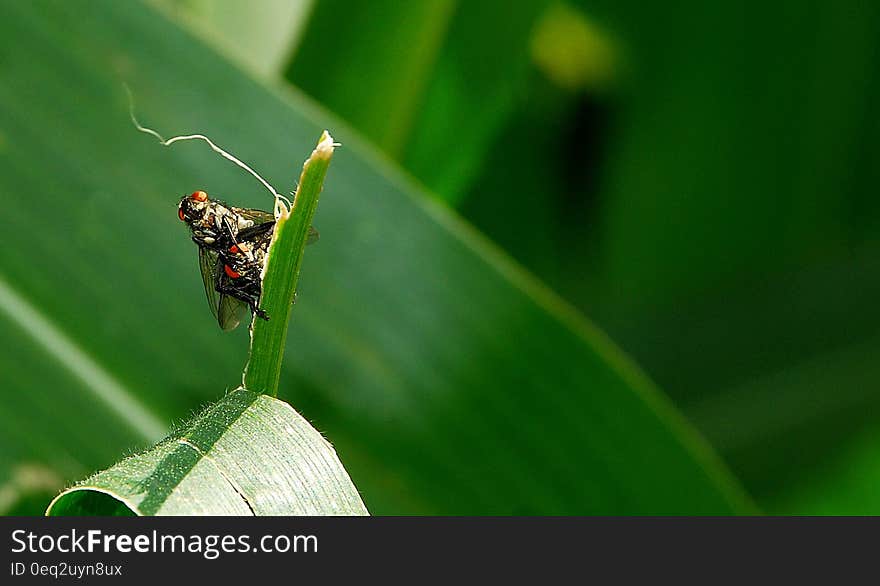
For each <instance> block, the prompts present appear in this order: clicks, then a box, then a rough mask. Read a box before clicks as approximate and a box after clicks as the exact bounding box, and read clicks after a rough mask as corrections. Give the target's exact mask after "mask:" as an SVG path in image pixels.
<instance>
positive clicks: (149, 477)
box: [46, 389, 367, 516]
mask: <svg viewBox="0 0 880 586" xmlns="http://www.w3.org/2000/svg"><path fill="white" fill-rule="evenodd" d="M102 495H103V496H102ZM107 497H110V498H107ZM129 512H130V513H135V514H138V515H366V514H367V510H366V508H365V507H364V504H363V502H361V499H360V497H359V496H358V493H357V490H356V489H355V487H354V485H353V484H352V483H351V479H350V478H349V477H348V474H346V472H345V469H344V468H343V467H342V464H341V463H340V462H339V459H338V458H337V457H336V453H335V452H334V451H333V448H332V447H331V446H330V444H329V443H327V441H326V440H325V439H324V438H323V437H322V436H321V434H320V433H318V432H317V431H316V430H315V429H314V428H313V427H312V426H311V425H309V423H308V422H307V421H306V420H305V419H303V418H302V416H301V415H299V414H298V413H297V412H296V411H294V410H293V409H292V408H291V407H290V405H288V404H287V403H284V402H283V401H279V400H277V399H273V398H271V397H268V396H266V395H260V394H257V393H253V392H250V391H246V390H244V389H237V390H235V391H233V392H232V393H230V394H229V395H227V396H226V397H224V398H223V399H222V400H220V401H219V402H217V403H215V404H214V405H211V406H210V407H209V408H208V409H207V410H205V412H204V413H202V414H200V415H199V416H197V417H196V418H195V419H194V420H193V421H192V422H190V423H188V424H187V425H185V426H184V427H183V428H182V429H180V430H179V431H178V432H176V433H174V434H172V435H171V436H170V437H169V438H168V439H166V440H164V441H162V442H161V443H159V444H158V445H156V446H155V447H153V448H151V449H150V450H149V451H147V452H144V453H141V454H136V455H133V456H130V457H128V458H126V459H125V460H123V461H121V462H119V463H118V464H116V465H115V466H113V467H112V468H110V469H109V470H105V471H103V472H99V473H98V474H96V475H94V476H92V477H91V478H89V479H87V480H84V481H83V482H80V483H78V484H77V485H76V486H74V487H73V488H70V489H68V490H66V491H64V492H63V493H62V494H60V495H59V496H58V497H57V498H56V499H55V500H54V501H52V503H51V504H50V505H49V508H48V510H47V512H46V514H48V515H53V516H58V515H84V514H88V515H113V514H126V513H129Z"/></svg>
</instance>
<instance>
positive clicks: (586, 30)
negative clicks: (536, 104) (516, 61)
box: [531, 2, 619, 90]
mask: <svg viewBox="0 0 880 586" xmlns="http://www.w3.org/2000/svg"><path fill="white" fill-rule="evenodd" d="M531 50H532V60H533V61H534V63H535V65H536V66H537V67H538V69H539V70H540V71H541V72H543V73H544V75H546V76H547V77H548V78H549V79H550V80H551V81H553V82H554V83H556V84H557V85H559V86H562V87H564V88H567V89H570V90H580V89H585V88H591V89H603V88H607V87H608V86H609V85H611V84H612V83H613V82H614V78H615V76H616V74H617V71H618V66H619V55H618V49H617V45H616V43H615V42H614V40H613V39H611V38H610V36H608V35H607V34H606V33H605V31H602V30H601V29H600V28H599V27H597V26H596V25H595V24H593V23H592V22H590V20H589V19H588V18H587V17H586V16H585V15H584V14H583V13H582V12H581V11H580V10H577V9H576V8H573V7H572V6H570V5H569V4H568V3H566V2H556V3H554V4H553V5H552V6H551V7H550V8H548V9H547V12H546V14H545V15H544V17H543V18H542V19H541V21H540V22H539V23H538V26H537V28H536V29H535V32H534V34H533V35H532V43H531Z"/></svg>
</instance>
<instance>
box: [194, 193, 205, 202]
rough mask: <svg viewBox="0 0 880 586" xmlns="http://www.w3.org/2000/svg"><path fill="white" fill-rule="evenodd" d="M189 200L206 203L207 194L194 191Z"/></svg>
mask: <svg viewBox="0 0 880 586" xmlns="http://www.w3.org/2000/svg"><path fill="white" fill-rule="evenodd" d="M190 198H191V199H193V200H194V201H202V202H204V201H208V194H207V193H205V192H204V191H195V192H193V194H192V195H191V196H190Z"/></svg>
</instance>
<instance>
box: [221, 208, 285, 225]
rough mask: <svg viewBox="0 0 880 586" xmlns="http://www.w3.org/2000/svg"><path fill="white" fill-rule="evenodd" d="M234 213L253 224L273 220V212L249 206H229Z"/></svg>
mask: <svg viewBox="0 0 880 586" xmlns="http://www.w3.org/2000/svg"><path fill="white" fill-rule="evenodd" d="M229 209H231V210H232V211H233V212H235V213H236V214H238V215H240V216H241V217H243V218H244V219H246V220H250V221H252V222H253V223H254V224H265V223H266V222H274V221H275V214H273V213H272V212H266V211H263V210H254V209H250V208H229Z"/></svg>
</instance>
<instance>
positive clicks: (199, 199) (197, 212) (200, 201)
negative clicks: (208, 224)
mask: <svg viewBox="0 0 880 586" xmlns="http://www.w3.org/2000/svg"><path fill="white" fill-rule="evenodd" d="M210 205H211V203H210V200H209V199H208V194H207V193H205V192H204V191H196V192H193V193H192V194H190V195H185V196H183V197H182V198H180V203H179V204H178V205H177V217H178V218H180V221H181V222H185V223H186V224H187V225H188V226H189V227H190V228H195V227H196V226H198V225H199V224H201V223H203V222H204V220H205V215H206V212H207V211H208V208H209V206H210Z"/></svg>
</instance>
